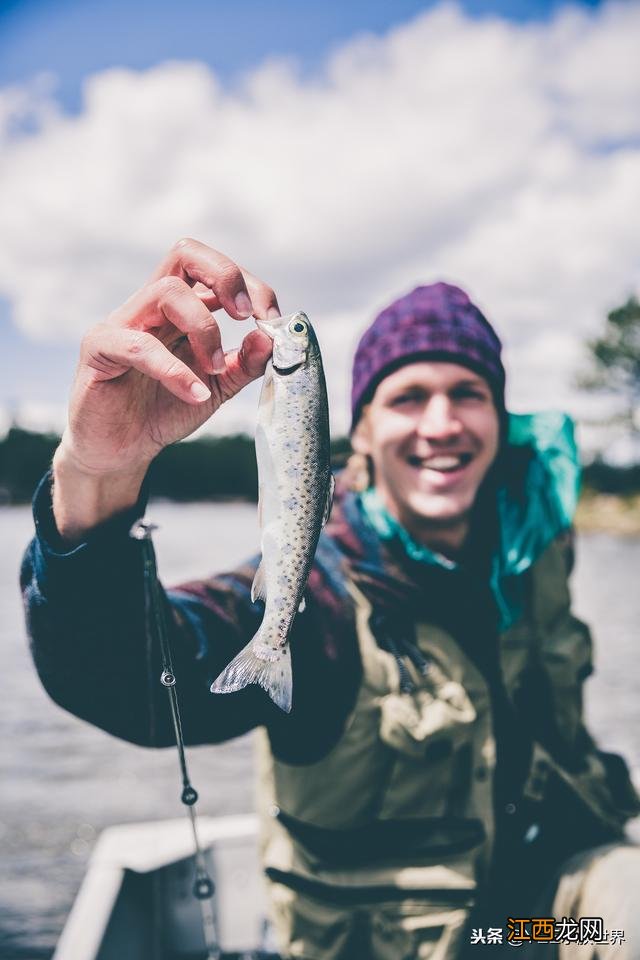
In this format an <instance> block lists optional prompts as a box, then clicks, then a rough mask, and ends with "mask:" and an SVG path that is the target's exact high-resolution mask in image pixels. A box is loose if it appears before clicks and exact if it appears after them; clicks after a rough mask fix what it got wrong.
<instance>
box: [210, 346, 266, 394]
mask: <svg viewBox="0 0 640 960" xmlns="http://www.w3.org/2000/svg"><path fill="white" fill-rule="evenodd" d="M272 351H273V340H272V339H271V337H268V336H267V335H266V333H263V331H262V330H252V331H251V333H248V334H247V336H246V337H245V338H244V340H243V341H242V344H241V346H240V349H239V350H230V351H229V353H228V354H227V355H226V357H225V361H226V370H225V372H224V373H221V374H218V382H219V383H220V386H221V388H222V392H223V395H224V398H225V400H226V399H228V398H229V397H232V396H234V394H236V393H238V391H239V390H242V388H243V387H246V385H247V384H248V383H250V382H251V381H252V380H255V379H256V378H257V377H261V376H262V374H263V373H264V368H265V367H266V365H267V360H269V358H270V357H271V353H272Z"/></svg>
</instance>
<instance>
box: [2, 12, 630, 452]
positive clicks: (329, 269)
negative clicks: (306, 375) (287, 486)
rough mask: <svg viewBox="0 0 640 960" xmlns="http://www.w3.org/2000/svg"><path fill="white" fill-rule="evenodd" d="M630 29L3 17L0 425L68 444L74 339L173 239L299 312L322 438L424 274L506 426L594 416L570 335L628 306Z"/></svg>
mask: <svg viewBox="0 0 640 960" xmlns="http://www.w3.org/2000/svg"><path fill="white" fill-rule="evenodd" d="M178 10H179V14H178V12H177V11H178ZM638 36H640V4H639V3H637V2H605V3H595V2H593V3H573V4H566V3H562V2H552V0H546V2H543V0H539V2H538V0H516V2H513V3H509V2H507V0H493V2H490V0H468V2H466V3H453V2H434V3H424V2H423V3H418V2H410V0H396V2H394V3H389V2H387V3H382V2H374V0H369V2H366V3H365V2H353V3H344V2H341V3H337V2H333V0H329V2H327V0H325V2H323V3H315V2H313V3H307V4H300V3H293V2H289V0H286V2H285V0H280V2H273V3H264V2H263V3H259V2H257V0H256V2H253V0H252V2H249V0H236V2H233V3H232V2H222V0H221V2H208V3H204V2H195V0H186V2H184V3H182V4H181V5H180V6H179V8H177V7H176V5H175V4H169V3H166V2H165V0H156V2H154V3H153V4H152V3H149V2H140V3H137V4H131V5H130V4H125V2H124V0H111V2H109V3H106V2H98V0H87V2H82V3H80V2H72V0H58V2H56V3H53V2H45V0H40V2H36V0H31V2H29V0H25V2H21V3H11V2H9V3H0V219H1V221H2V225H3V229H2V232H1V237H2V239H0V333H1V340H0V342H1V343H2V358H3V368H4V369H3V376H2V379H1V385H0V428H2V427H3V426H5V427H6V425H7V423H8V422H9V421H10V420H11V419H12V418H13V419H15V420H17V421H18V422H19V423H21V424H22V425H24V426H28V427H32V428H35V429H45V428H53V429H60V428H61V427H62V426H63V424H64V419H65V407H66V398H67V395H68V392H69V387H70V383H71V378H72V375H73V369H74V365H75V358H76V356H77V352H78V344H79V341H80V339H81V337H82V335H83V334H84V332H85V331H86V330H87V329H88V328H89V327H90V326H92V325H93V324H95V323H97V322H99V321H100V320H102V319H104V318H105V317H106V316H107V315H108V314H109V312H110V311H112V310H113V309H114V308H115V307H116V306H117V305H118V304H119V303H121V302H122V301H123V300H124V299H126V297H127V296H129V295H130V294H131V293H132V292H133V291H134V290H135V289H136V288H137V287H139V286H140V285H141V284H142V283H143V282H144V280H145V279H146V277H147V276H148V275H149V273H150V272H151V271H152V269H153V267H154V264H155V263H157V262H158V261H159V260H160V259H161V258H162V257H163V255H164V253H165V252H166V250H167V249H168V248H169V247H170V246H171V245H172V243H174V242H175V241H176V240H177V239H179V238H180V237H183V236H193V237H196V238H197V239H199V240H201V241H203V242H205V243H208V244H210V245H211V246H213V247H216V248H217V249H220V250H223V251H224V252H225V253H227V254H228V255H229V256H231V257H232V258H233V259H236V260H238V261H239V262H241V263H242V264H243V265H245V266H246V267H248V268H249V269H250V270H251V271H252V272H253V273H255V274H257V275H258V276H261V277H262V278H263V279H265V280H266V281H267V282H269V283H270V284H271V285H272V286H273V287H274V288H275V289H276V291H277V293H278V295H279V300H280V304H281V306H282V307H283V309H284V310H285V311H287V312H289V311H293V310H296V309H303V310H305V311H306V312H307V313H308V314H309V316H310V317H311V319H312V321H313V322H314V325H315V327H316V329H317V331H318V335H319V338H320V342H321V345H322V347H323V351H324V354H325V366H326V370H327V379H328V385H329V391H330V406H331V412H332V423H333V428H334V430H335V432H337V433H340V432H343V431H344V430H345V428H346V426H347V423H348V417H347V401H348V389H349V374H350V359H351V356H352V354H353V349H354V347H355V344H356V342H357V339H358V336H359V334H360V333H361V332H362V330H363V329H364V327H365V326H366V325H367V323H368V322H369V321H370V320H371V319H372V317H373V316H374V315H375V312H376V311H377V310H379V309H381V308H382V307H384V306H385V305H386V304H387V303H388V302H389V301H390V300H391V299H392V298H394V297H396V296H399V295H401V294H403V293H405V292H407V291H408V290H410V289H412V288H413V287H414V286H417V285H418V284H420V283H428V282H432V281H435V280H441V279H442V280H448V281H450V282H454V283H458V284H459V285H461V286H463V287H464V288H465V289H466V290H467V291H468V292H469V294H470V295H471V296H472V298H473V299H474V300H475V301H476V302H477V303H478V305H479V306H480V307H481V308H482V309H483V310H484V311H485V313H486V314H487V316H489V318H490V319H491V320H492V322H493V323H494V324H495V326H496V328H497V329H498V331H499V333H500V335H501V337H502V339H503V342H504V344H505V362H506V365H507V369H508V401H509V404H510V406H511V407H512V409H515V410H532V409H541V408H562V409H566V410H568V411H569V412H571V413H573V414H574V415H576V416H578V417H580V418H581V419H582V420H583V421H585V420H588V419H590V418H592V417H593V416H594V414H595V413H597V410H596V407H597V403H596V401H594V400H593V398H587V397H585V396H584V395H581V394H580V393H579V392H578V391H577V390H576V388H575V386H574V383H575V379H576V375H577V374H578V373H579V372H580V370H582V369H583V368H584V364H585V362H586V360H585V352H584V346H583V345H584V342H585V340H586V339H587V338H589V337H593V336H595V335H597V334H598V332H600V331H601V329H602V324H603V321H604V317H605V316H606V313H607V312H608V311H609V310H611V309H612V308H614V307H616V306H618V305H620V303H622V302H623V301H624V300H626V298H627V297H628V296H630V295H631V294H632V293H638V292H639V290H640V269H639V264H640V257H639V243H638V237H637V229H636V225H635V221H636V219H637V217H636V214H635V213H634V211H637V210H638V209H640V113H639V112H638V109H637V104H638V103H639V102H640V62H639V60H638V57H637V38H638ZM222 327H223V337H224V343H225V346H226V347H231V346H234V345H235V344H237V342H238V340H239V338H240V336H241V335H242V333H244V332H245V329H246V328H242V327H241V325H239V324H237V323H232V322H231V321H227V322H224V321H223V322H222ZM256 404H257V388H251V389H248V390H246V391H243V392H242V394H241V395H239V396H238V397H236V398H234V400H233V401H232V402H230V403H229V404H227V405H226V406H225V407H224V408H222V409H221V410H220V411H219V412H218V413H217V414H216V415H215V416H214V417H213V418H212V420H211V422H210V425H209V427H208V429H211V430H213V431H214V432H227V431H230V430H236V429H247V430H249V431H251V430H252V429H253V424H254V422H255V412H256ZM583 433H584V436H585V437H587V438H588V437H589V436H590V434H589V431H588V428H586V429H585V428H584V427H583Z"/></svg>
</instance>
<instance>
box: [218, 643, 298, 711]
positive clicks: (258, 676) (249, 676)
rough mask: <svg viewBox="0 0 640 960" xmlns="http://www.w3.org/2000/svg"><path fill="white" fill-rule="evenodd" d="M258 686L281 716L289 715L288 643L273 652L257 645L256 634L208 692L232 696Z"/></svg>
mask: <svg viewBox="0 0 640 960" xmlns="http://www.w3.org/2000/svg"><path fill="white" fill-rule="evenodd" d="M250 683H258V684H259V685H260V686H261V687H262V689H263V690H266V691H267V693H268V694H269V696H270V697H271V699H272V700H273V702H274V703H276V704H277V705H278V706H279V707H280V709H281V710H284V712H285V713H290V712H291V697H292V689H293V681H292V677H291V653H290V652H289V644H288V643H286V644H285V645H284V646H283V647H278V649H277V650H273V649H272V648H271V647H266V646H264V645H263V644H262V643H260V631H258V633H257V634H256V635H255V637H254V638H253V639H252V640H250V641H249V643H248V644H247V645H246V647H244V648H243V649H242V650H241V651H240V653H239V654H238V655H237V656H236V657H234V658H233V660H232V661H231V663H230V664H229V665H228V666H227V667H225V669H224V670H223V671H222V673H221V674H220V676H219V677H217V678H216V679H215V680H214V682H213V683H212V684H211V693H232V692H233V691H235V690H242V689H243V687H247V686H248V685H249V684H250Z"/></svg>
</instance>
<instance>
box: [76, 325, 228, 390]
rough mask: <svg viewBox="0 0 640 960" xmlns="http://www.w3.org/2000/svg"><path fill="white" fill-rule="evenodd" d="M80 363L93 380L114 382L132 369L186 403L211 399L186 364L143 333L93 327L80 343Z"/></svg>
mask: <svg viewBox="0 0 640 960" xmlns="http://www.w3.org/2000/svg"><path fill="white" fill-rule="evenodd" d="M81 361H82V362H83V363H84V364H85V365H86V367H87V368H88V369H89V370H91V371H92V372H93V376H94V379H95V380H96V381H104V380H113V379H115V378H116V377H119V376H122V374H124V373H126V372H127V371H128V370H131V369H134V370H137V371H138V372H139V373H142V374H144V376H146V377H149V378H150V379H152V380H157V381H158V382H159V383H161V384H162V385H163V387H166V389H167V390H169V391H170V393H172V394H173V395H174V396H176V397H178V398H179V399H180V400H184V401H185V402H186V403H191V404H198V403H203V402H204V401H205V400H208V399H209V398H210V396H211V391H210V390H209V388H208V387H207V386H206V385H205V384H204V383H203V382H202V380H200V379H199V378H198V377H197V376H196V375H195V373H194V372H193V370H192V369H191V368H190V367H189V366H187V364H186V363H183V361H182V360H180V359H179V357H176V356H175V355H174V354H173V353H171V351H170V350H168V349H167V348H166V347H165V346H164V344H163V343H161V342H160V340H158V338H157V337H155V336H153V334H151V333H146V332H145V331H144V330H131V329H128V328H123V327H113V326H107V325H106V324H102V325H100V326H98V327H94V328H93V330H92V331H91V332H90V333H89V334H87V336H86V337H85V339H84V341H83V343H82V351H81Z"/></svg>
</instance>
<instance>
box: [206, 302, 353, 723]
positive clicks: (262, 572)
mask: <svg viewBox="0 0 640 960" xmlns="http://www.w3.org/2000/svg"><path fill="white" fill-rule="evenodd" d="M256 323H257V325H258V327H259V328H260V329H261V330H263V331H264V332H265V333H267V334H268V336H270V337H271V338H272V340H273V352H272V356H271V358H270V359H269V360H268V362H267V366H266V369H265V374H264V381H263V384H262V391H261V394H260V403H259V406H258V420H257V426H256V437H255V444H256V459H257V463H258V481H259V498H258V518H259V523H260V532H261V534H260V540H261V550H262V557H261V560H260V565H259V566H258V569H257V571H256V574H255V578H254V580H253V584H252V587H251V600H252V602H254V603H255V602H256V601H257V600H258V599H262V600H264V603H265V609H264V616H263V619H262V622H261V624H260V627H259V628H258V631H257V632H256V634H255V636H254V637H253V638H252V639H251V640H250V641H249V643H248V644H247V645H246V646H245V647H244V648H243V649H242V650H241V651H240V653H239V654H238V655H237V656H236V657H235V658H234V659H233V660H232V661H231V663H229V664H228V666H227V667H226V668H225V669H224V670H223V671H222V673H221V674H220V675H219V676H218V677H217V679H216V680H215V681H214V682H213V683H212V685H211V692H212V693H230V692H232V691H234V690H241V689H242V688H243V687H246V686H247V685H248V684H251V683H257V684H259V685H260V686H261V687H262V688H263V689H264V690H266V692H267V693H268V694H269V696H270V697H271V699H272V700H273V701H274V702H275V703H276V704H277V705H278V706H279V707H280V708H281V709H282V710H284V711H285V712H286V713H289V712H290V710H291V705H292V697H293V681H292V672H291V652H290V649H289V635H290V633H291V628H292V626H293V622H294V619H295V617H296V615H297V614H298V612H302V611H303V610H304V607H305V600H304V592H305V588H306V585H307V580H308V578H309V573H310V571H311V566H312V564H313V558H314V556H315V552H316V548H317V546H318V540H319V539H320V534H321V532H322V528H323V526H324V524H325V523H326V521H327V519H328V517H329V513H330V512H331V504H332V500H333V489H334V483H335V481H334V478H333V475H332V473H331V462H330V442H329V406H328V400H327V387H326V383H325V377H324V370H323V366H322V356H321V353H320V346H319V344H318V339H317V337H316V334H315V331H314V329H313V327H312V325H311V323H310V321H309V318H308V317H307V315H306V314H304V313H301V312H298V313H294V314H291V315H289V316H285V317H277V318H275V319H271V320H257V321H256Z"/></svg>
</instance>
